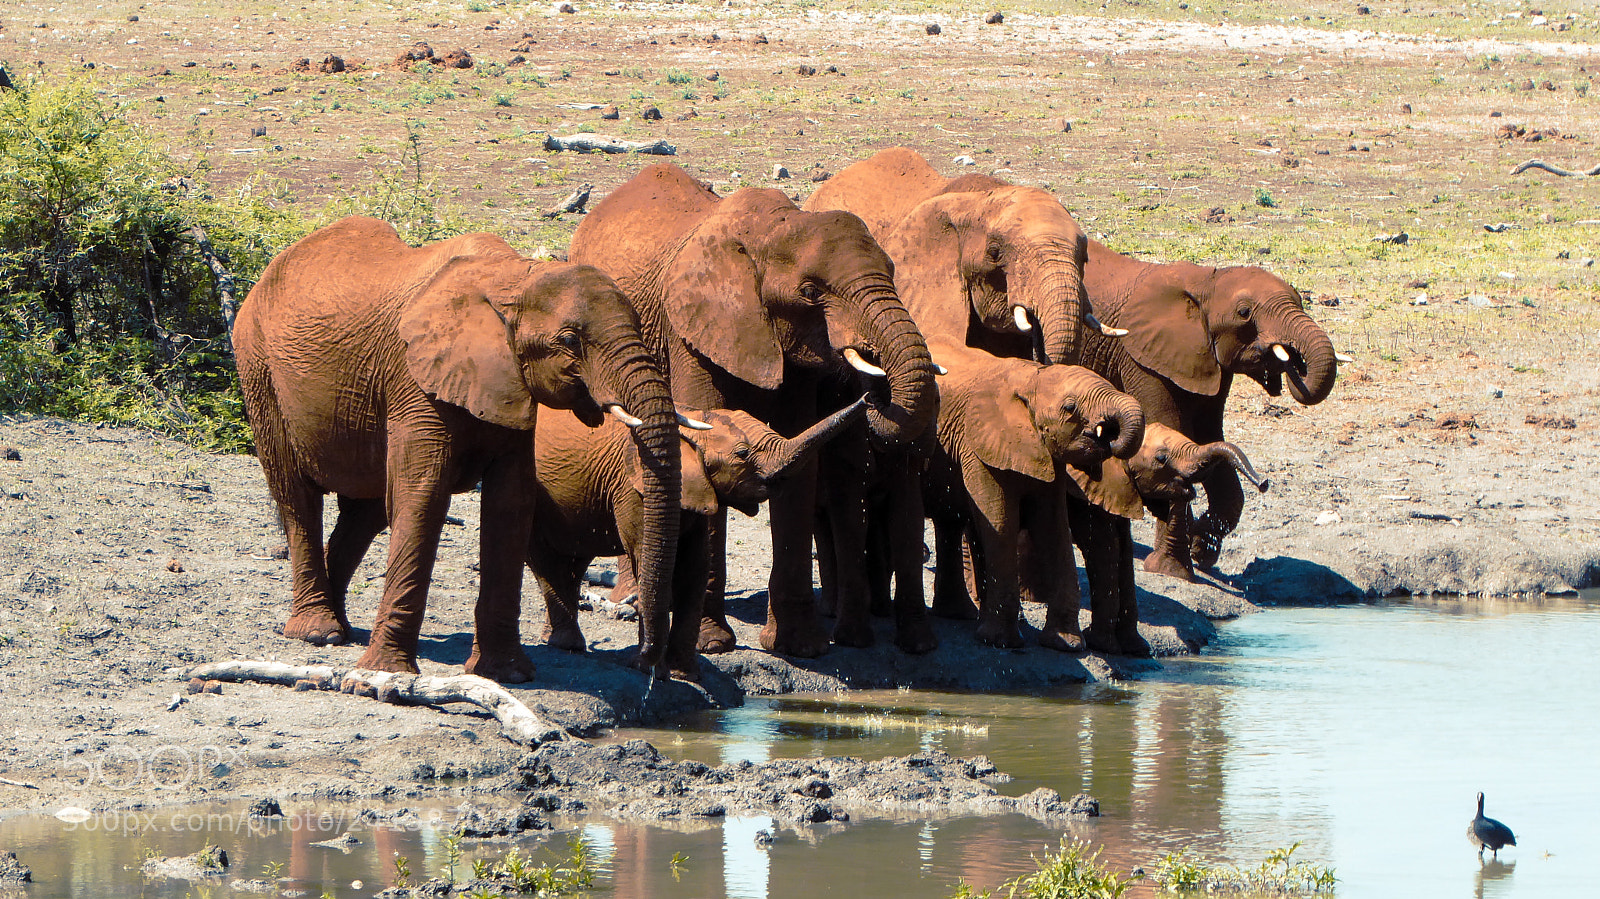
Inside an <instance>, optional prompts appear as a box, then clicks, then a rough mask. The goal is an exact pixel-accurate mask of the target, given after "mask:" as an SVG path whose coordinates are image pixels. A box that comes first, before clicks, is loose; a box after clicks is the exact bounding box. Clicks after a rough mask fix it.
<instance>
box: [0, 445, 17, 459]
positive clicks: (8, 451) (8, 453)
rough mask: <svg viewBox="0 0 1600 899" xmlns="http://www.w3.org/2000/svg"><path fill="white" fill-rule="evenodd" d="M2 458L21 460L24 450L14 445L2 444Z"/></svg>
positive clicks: (0, 452)
mask: <svg viewBox="0 0 1600 899" xmlns="http://www.w3.org/2000/svg"><path fill="white" fill-rule="evenodd" d="M0 459H4V460H5V461H7V462H21V461H22V452H21V451H20V450H18V449H17V448H16V447H14V446H0Z"/></svg>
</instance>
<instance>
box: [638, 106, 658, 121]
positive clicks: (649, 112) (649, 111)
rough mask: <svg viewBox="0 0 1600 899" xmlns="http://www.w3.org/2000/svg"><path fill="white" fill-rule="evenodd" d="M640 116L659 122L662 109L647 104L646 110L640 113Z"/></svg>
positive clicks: (646, 119)
mask: <svg viewBox="0 0 1600 899" xmlns="http://www.w3.org/2000/svg"><path fill="white" fill-rule="evenodd" d="M639 118H641V119H644V120H645V121H646V122H659V121H661V110H659V109H657V108H656V107H654V106H646V107H645V108H644V111H643V112H641V113H639Z"/></svg>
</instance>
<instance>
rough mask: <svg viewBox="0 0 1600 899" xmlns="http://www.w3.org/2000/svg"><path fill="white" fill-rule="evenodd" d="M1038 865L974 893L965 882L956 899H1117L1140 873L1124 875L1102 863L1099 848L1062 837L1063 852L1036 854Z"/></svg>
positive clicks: (958, 889) (957, 890)
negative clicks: (1104, 866) (1026, 872)
mask: <svg viewBox="0 0 1600 899" xmlns="http://www.w3.org/2000/svg"><path fill="white" fill-rule="evenodd" d="M1034 862H1035V863H1037V864H1038V866H1039V868H1038V870H1037V871H1034V872H1033V873H1032V874H1024V875H1022V876H1021V877H1017V878H1014V879H1012V880H1008V881H1006V882H1005V883H1002V884H1000V885H999V886H997V887H995V888H994V889H992V890H985V891H983V892H982V893H974V892H973V891H972V888H971V887H970V886H968V885H967V884H966V883H965V882H963V883H961V884H960V886H959V887H957V889H956V893H955V897H954V899H990V897H1000V896H1004V897H1006V899H1117V897H1119V896H1121V895H1122V894H1124V893H1126V892H1127V891H1128V889H1129V888H1130V887H1131V886H1133V883H1134V881H1135V880H1137V879H1138V877H1137V875H1136V876H1133V877H1122V876H1120V875H1118V874H1114V873H1112V872H1110V871H1107V870H1106V869H1105V868H1102V867H1101V866H1100V850H1098V849H1096V850H1094V851H1092V852H1091V851H1089V845H1088V844H1087V843H1084V842H1082V841H1079V840H1070V839H1068V838H1066V837H1062V838H1061V851H1060V852H1056V853H1052V854H1046V855H1045V856H1044V857H1043V858H1039V857H1038V856H1035V857H1034Z"/></svg>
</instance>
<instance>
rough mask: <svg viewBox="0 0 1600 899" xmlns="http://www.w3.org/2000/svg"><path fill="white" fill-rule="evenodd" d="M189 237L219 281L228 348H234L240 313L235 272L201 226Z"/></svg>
mask: <svg viewBox="0 0 1600 899" xmlns="http://www.w3.org/2000/svg"><path fill="white" fill-rule="evenodd" d="M189 236H190V237H192V238H194V243H195V246H197V247H199V248H200V257H201V258H202V259H204V260H205V261H206V266H207V267H208V268H210V269H211V276H212V277H213V278H215V279H216V281H217V299H218V304H219V305H220V306H221V308H222V324H223V326H224V328H225V333H226V334H227V336H228V347H229V348H230V349H231V348H232V347H233V318H234V316H235V315H236V314H238V312H239V301H238V300H237V299H236V298H235V296H234V284H233V272H230V271H228V267H227V266H226V265H223V264H222V259H221V258H220V257H218V256H217V253H216V251H215V250H213V249H212V248H211V240H210V238H208V237H206V230H205V229H204V228H202V227H200V226H199V225H195V226H194V227H192V228H190V229H189Z"/></svg>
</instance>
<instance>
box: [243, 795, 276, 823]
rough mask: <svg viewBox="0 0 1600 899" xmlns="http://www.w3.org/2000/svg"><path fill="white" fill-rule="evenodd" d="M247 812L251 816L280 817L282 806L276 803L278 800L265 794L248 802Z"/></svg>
mask: <svg viewBox="0 0 1600 899" xmlns="http://www.w3.org/2000/svg"><path fill="white" fill-rule="evenodd" d="M248 814H249V815H250V817H252V818H282V817H283V806H280V805H279V804H278V800H276V799H274V798H272V797H271V796H267V797H264V798H262V799H257V800H256V801H255V802H252V803H250V808H249V811H248Z"/></svg>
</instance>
